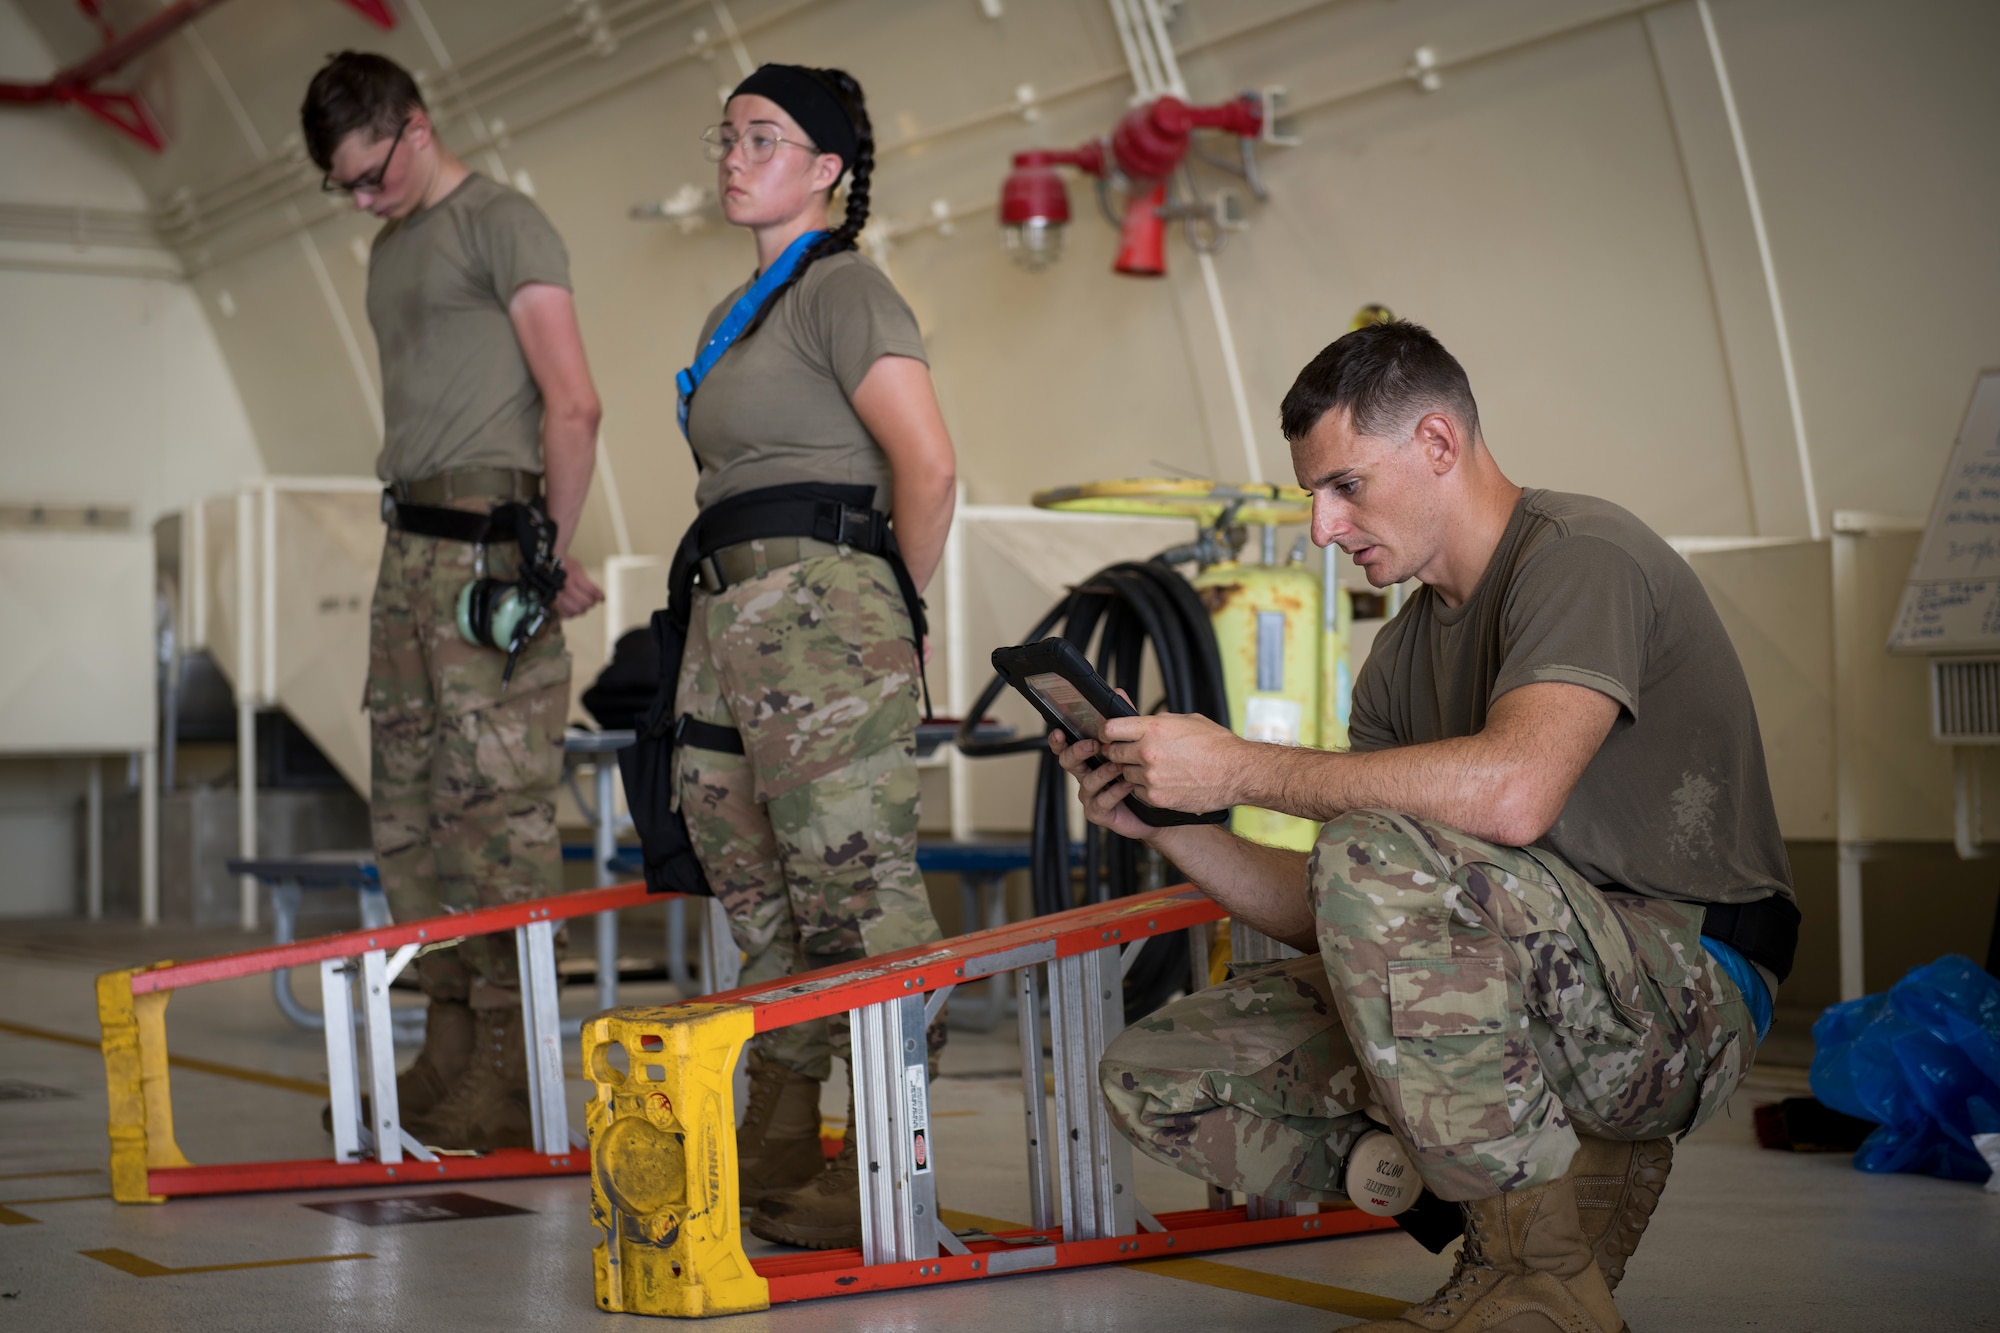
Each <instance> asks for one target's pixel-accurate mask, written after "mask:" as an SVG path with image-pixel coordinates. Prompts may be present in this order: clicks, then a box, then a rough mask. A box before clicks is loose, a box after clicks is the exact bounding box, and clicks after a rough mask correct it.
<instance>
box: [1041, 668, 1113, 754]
mask: <svg viewBox="0 0 2000 1333" xmlns="http://www.w3.org/2000/svg"><path fill="white" fill-rule="evenodd" d="M1026 680H1027V683H1028V688H1029V689H1031V690H1033V691H1034V692H1035V693H1036V694H1037V695H1039V696H1040V697H1041V700H1042V702H1043V703H1045V704H1047V705H1048V706H1049V707H1050V708H1052V709H1054V710H1055V713H1056V716H1057V717H1060V718H1061V719H1062V720H1063V730H1064V731H1067V732H1068V733H1069V735H1070V739H1071V740H1076V739H1079V738H1082V737H1088V738H1089V739H1091V740H1102V739H1103V738H1104V714H1102V713H1100V712H1098V711H1097V710H1096V709H1095V708H1092V707H1091V706H1090V703H1089V701H1088V700H1086V699H1085V698H1084V697H1083V695H1082V693H1081V692H1079V691H1078V690H1077V688H1076V686H1074V685H1072V684H1070V683H1069V681H1068V680H1067V679H1066V678H1064V677H1063V676H1060V675H1058V674H1056V673H1055V672H1053V671H1038V672H1036V673H1035V674H1033V675H1031V676H1028V677H1026Z"/></svg>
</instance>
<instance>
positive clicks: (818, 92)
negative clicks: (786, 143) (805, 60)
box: [729, 65, 861, 172]
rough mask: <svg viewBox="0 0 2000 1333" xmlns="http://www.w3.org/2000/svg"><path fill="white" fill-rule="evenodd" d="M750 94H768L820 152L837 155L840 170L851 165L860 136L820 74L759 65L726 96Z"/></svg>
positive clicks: (760, 95)
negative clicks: (755, 70) (796, 123)
mask: <svg viewBox="0 0 2000 1333" xmlns="http://www.w3.org/2000/svg"><path fill="white" fill-rule="evenodd" d="M746 94H752V95H755V96H757V97H768V98H770V99H771V100H772V101H773V102H776V103H777V104H778V105H779V106H781V107H783V108H784V109H785V114H787V115H789V116H790V117H791V118H792V119H793V120H796V121H797V122H798V123H799V128H800V129H802V130H804V131H805V132H806V137H807V138H809V139H811V140H812V141H813V146H814V147H816V148H818V149H819V150H820V152H822V153H833V154H836V155H838V156H839V158H840V165H841V169H842V171H843V172H845V170H846V169H847V168H849V167H851V166H853V165H854V154H855V152H856V151H857V150H858V149H859V148H860V147H861V138H860V136H859V135H858V134H856V133H855V130H854V122H853V121H852V120H851V119H849V118H848V115H847V109H846V108H845V107H843V106H842V105H841V104H840V99H839V98H838V97H836V96H834V93H833V89H831V88H829V87H828V86H827V85H826V84H825V83H824V82H822V81H821V79H820V77H819V76H818V75H817V74H815V73H813V72H812V71H811V70H809V69H807V68H806V67H805V66H803V65H759V66H758V67H757V72H756V73H754V74H752V75H751V76H750V77H749V78H747V79H745V80H743V82H741V83H739V84H737V85H736V91H734V92H732V93H730V94H729V97H730V100H732V101H734V100H735V99H736V98H738V97H742V96H745V95H746Z"/></svg>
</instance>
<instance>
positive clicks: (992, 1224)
mask: <svg viewBox="0 0 2000 1333" xmlns="http://www.w3.org/2000/svg"><path fill="white" fill-rule="evenodd" d="M938 1216H939V1217H941V1218H943V1219H944V1224H945V1225H946V1226H948V1227H950V1228H951V1229H952V1230H953V1231H971V1230H974V1229H977V1230H980V1231H984V1232H985V1233H986V1234H987V1235H989V1236H997V1235H999V1234H1000V1233H1001V1232H1003V1231H1026V1230H1027V1227H1026V1226H1024V1225H1022V1224H1021V1223H1019V1222H1003V1221H1001V1220H1000V1219H999V1218H997V1217H981V1216H980V1215H979V1214H978V1213H961V1212H959V1211H958V1209H956V1208H940V1209H938Z"/></svg>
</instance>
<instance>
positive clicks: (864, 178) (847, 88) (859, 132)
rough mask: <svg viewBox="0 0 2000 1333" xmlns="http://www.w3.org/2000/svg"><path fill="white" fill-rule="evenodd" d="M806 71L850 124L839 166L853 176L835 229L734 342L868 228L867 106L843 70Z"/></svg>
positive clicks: (870, 134)
mask: <svg viewBox="0 0 2000 1333" xmlns="http://www.w3.org/2000/svg"><path fill="white" fill-rule="evenodd" d="M808 72H809V73H810V74H811V75H812V76H813V77H814V78H815V79H818V80H819V81H820V82H821V83H823V84H825V85H826V89H827V91H828V92H830V93H832V94H833V96H834V100H836V101H838V102H839V103H840V106H841V109H842V110H843V111H845V112H847V118H848V119H849V120H851V121H852V122H854V137H855V141H856V146H855V150H854V161H852V162H851V163H845V164H843V165H845V166H847V167H851V168H852V170H853V176H852V178H851V179H849V181H848V182H847V211H846V212H845V213H844V214H842V216H841V219H840V225H839V226H838V227H835V228H833V229H832V230H830V231H828V232H827V233H826V234H825V235H824V236H822V237H820V238H819V239H818V240H817V241H814V242H813V243H812V244H811V245H810V246H808V247H806V252H805V253H804V254H802V255H800V256H799V263H798V267H796V268H794V269H793V270H792V276H791V277H790V278H788V279H786V280H785V283H784V285H783V286H781V287H779V288H778V290H776V291H775V292H772V293H771V295H770V296H769V297H767V298H766V299H765V301H764V304H763V305H761V306H759V307H758V308H757V315H756V318H754V319H752V320H751V321H750V323H749V325H748V326H746V327H745V328H744V330H743V332H742V333H740V334H738V335H737V340H738V341H741V340H742V339H744V338H748V337H749V336H750V335H751V334H753V333H755V332H756V331H757V330H758V329H760V328H762V327H763V326H764V317H765V316H766V315H768V314H770V313H771V308H772V307H773V306H775V305H777V303H778V302H779V301H780V300H781V299H783V297H784V295H785V293H786V292H788V291H790V290H791V289H792V288H793V287H794V286H796V285H797V284H798V281H799V279H800V278H803V277H804V276H805V275H806V270H807V269H809V268H811V267H812V266H813V264H814V262H815V261H817V260H821V259H825V258H826V257H827V256H828V255H837V254H839V253H841V252H842V251H843V250H852V249H854V248H855V247H856V242H857V238H859V237H860V235H861V229H862V228H863V227H865V226H867V225H868V181H869V177H870V176H871V175H873V174H874V170H875V130H874V127H873V126H872V125H871V124H870V123H869V120H868V104H867V102H866V101H865V100H864V98H863V97H862V93H861V84H860V82H859V81H857V80H856V79H855V77H854V76H853V75H852V74H849V73H848V72H847V71H846V70H844V69H814V70H810V71H808ZM839 183H840V182H839V180H838V179H836V180H835V181H834V184H835V186H838V185H839Z"/></svg>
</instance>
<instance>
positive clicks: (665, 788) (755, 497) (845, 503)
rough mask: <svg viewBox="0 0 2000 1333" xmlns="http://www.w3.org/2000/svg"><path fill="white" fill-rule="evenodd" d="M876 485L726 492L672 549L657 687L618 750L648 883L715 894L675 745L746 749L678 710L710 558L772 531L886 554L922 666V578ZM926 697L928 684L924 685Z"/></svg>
mask: <svg viewBox="0 0 2000 1333" xmlns="http://www.w3.org/2000/svg"><path fill="white" fill-rule="evenodd" d="M874 501H875V489H874V487H872V486H844V485H835V484H832V483H828V482H795V483H793V484H791V485H787V486H769V487H765V488H763V489H760V490H755V491H750V492H747V493H745V494H742V495H732V496H729V497H728V498H727V499H724V500H720V501H718V502H716V503H715V504H713V505H711V506H709V507H708V508H707V509H705V510H703V511H702V512H701V513H700V514H698V515H696V517H695V520H694V522H693V524H691V525H690V526H689V528H688V530H687V535H686V536H684V537H682V538H681V544H680V547H679V549H678V550H676V551H675V552H674V563H673V566H672V568H671V569H670V570H669V571H668V573H667V607H666V610H664V611H655V612H654V613H653V644H654V647H655V648H656V649H657V650H658V652H659V659H660V668H659V669H660V677H659V689H658V691H657V692H656V693H655V694H654V696H653V702H652V704H651V706H649V707H648V708H647V709H646V713H645V716H643V717H642V718H640V719H639V727H638V737H637V739H636V740H634V741H633V743H632V744H630V745H628V746H626V747H625V748H624V749H622V750H620V751H619V752H618V772H619V776H620V777H622V778H623V779H624V782H625V804H626V806H627V807H628V808H629V809H630V811H631V813H632V825H633V827H634V828H635V829H636V830H637V831H638V834H639V844H640V846H641V848H642V849H643V852H644V856H643V861H644V864H645V871H646V888H647V889H648V890H650V891H651V892H653V893H694V894H703V895H709V896H713V894H714V889H712V888H711V887H710V886H709V883H708V877H707V876H706V875H704V874H703V873H702V869H701V862H700V861H699V860H697V859H696V857H695V854H694V841H693V839H692V838H690V837H689V836H688V830H687V820H686V819H685V818H684V817H683V816H682V814H681V812H680V811H679V810H677V809H675V808H674V747H675V746H676V745H679V744H688V745H693V746H697V747H699V748H701V749H704V750H720V751H723V752H724V753H728V754H742V753H743V738H742V736H741V735H739V734H738V733H737V732H735V731H733V730H731V729H730V728H728V727H720V726H716V725H715V724H714V723H710V722H701V721H698V720H696V719H695V718H692V717H688V716H686V715H685V714H680V715H677V714H676V713H675V712H674V695H675V693H676V691H677V690H678V688H679V685H680V674H681V657H682V655H683V654H684V653H685V652H686V650H687V632H688V624H689V621H690V619H691V617H692V616H693V614H694V581H695V572H696V569H697V567H698V566H699V565H700V563H701V562H702V561H703V560H704V559H706V558H707V557H708V556H710V555H712V554H714V553H715V552H716V551H719V550H721V549H722V548H723V547H725V546H735V545H737V544H739V543H742V542H746V541H754V540H758V539H760V538H770V537H814V538H817V539H819V540H820V541H826V542H833V543H836V544H839V545H845V546H849V547H852V548H853V549H855V550H858V551H863V552H866V553H868V554H870V555H880V556H882V557H883V558H884V559H886V560H888V562H889V565H890V568H891V569H892V570H893V572H894V573H895V576H896V584H897V586H898V588H900V589H901V591H902V594H903V602H904V605H905V606H906V607H907V608H908V610H909V613H910V627H911V631H912V635H911V637H912V640H913V647H914V648H915V650H916V652H917V654H918V663H919V666H918V670H919V671H920V672H921V670H922V665H921V663H922V653H923V635H924V611H923V602H922V601H921V600H920V599H919V598H918V597H917V589H916V584H915V583H914V582H913V581H912V580H911V578H910V571H909V569H908V567H907V566H905V565H904V563H903V557H902V553H901V552H900V551H898V550H897V548H896V538H895V534H894V533H893V532H892V531H891V530H890V528H889V525H888V522H887V520H886V519H885V518H884V517H883V516H882V515H881V514H880V513H879V512H877V511H875V510H874V509H873V508H872V506H873V504H874ZM925 693H926V697H928V693H929V691H928V687H926V691H925Z"/></svg>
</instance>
